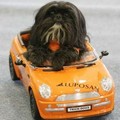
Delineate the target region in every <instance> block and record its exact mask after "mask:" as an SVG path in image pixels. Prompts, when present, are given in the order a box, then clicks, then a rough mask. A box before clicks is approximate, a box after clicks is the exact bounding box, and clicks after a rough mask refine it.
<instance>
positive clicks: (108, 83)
mask: <svg viewBox="0 0 120 120" xmlns="http://www.w3.org/2000/svg"><path fill="white" fill-rule="evenodd" d="M112 85H113V83H112V80H111V79H110V78H103V79H102V81H101V86H102V88H103V90H104V91H107V92H109V91H110V90H111V88H112Z"/></svg>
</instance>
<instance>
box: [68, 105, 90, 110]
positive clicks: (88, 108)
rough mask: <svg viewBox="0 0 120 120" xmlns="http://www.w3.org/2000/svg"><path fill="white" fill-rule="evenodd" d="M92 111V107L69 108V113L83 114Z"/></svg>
mask: <svg viewBox="0 0 120 120" xmlns="http://www.w3.org/2000/svg"><path fill="white" fill-rule="evenodd" d="M91 109H92V106H91V105H85V106H76V107H69V108H67V112H82V111H89V110H91Z"/></svg>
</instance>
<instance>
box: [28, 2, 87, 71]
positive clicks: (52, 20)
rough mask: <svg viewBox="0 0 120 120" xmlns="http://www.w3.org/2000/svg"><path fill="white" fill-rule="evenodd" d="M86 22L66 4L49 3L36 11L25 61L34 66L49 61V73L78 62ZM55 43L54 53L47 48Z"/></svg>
mask: <svg viewBox="0 0 120 120" xmlns="http://www.w3.org/2000/svg"><path fill="white" fill-rule="evenodd" d="M86 36H87V35H86V23H85V19H84V16H83V14H82V13H81V11H80V10H79V9H78V8H77V7H76V6H75V5H73V4H72V3H69V2H63V1H60V2H56V1H54V2H50V3H48V4H46V5H45V6H43V7H42V8H40V9H39V11H38V13H37V14H36V17H35V23H34V25H33V26H32V28H31V31H30V41H29V45H28V52H27V59H28V60H29V61H31V62H32V63H33V64H34V65H36V66H43V65H44V63H45V62H47V61H50V62H51V64H52V66H53V70H56V71H57V70H61V69H63V66H64V65H68V64H70V63H71V62H75V61H78V60H79V59H80V58H81V56H82V54H83V53H84V52H85V51H86V50H87V48H86V45H85V37H86ZM51 42H56V43H57V44H58V45H59V47H58V48H57V49H56V50H52V49H51V48H50V44H51Z"/></svg>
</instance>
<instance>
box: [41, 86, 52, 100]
mask: <svg viewBox="0 0 120 120" xmlns="http://www.w3.org/2000/svg"><path fill="white" fill-rule="evenodd" d="M39 92H40V95H41V96H42V97H43V98H49V97H50V96H51V89H50V87H49V86H48V85H46V84H42V85H41V86H40V87H39Z"/></svg>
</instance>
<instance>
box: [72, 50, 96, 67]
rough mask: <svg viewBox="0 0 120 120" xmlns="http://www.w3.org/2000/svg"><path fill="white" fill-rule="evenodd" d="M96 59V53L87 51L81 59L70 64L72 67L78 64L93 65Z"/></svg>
mask: <svg viewBox="0 0 120 120" xmlns="http://www.w3.org/2000/svg"><path fill="white" fill-rule="evenodd" d="M97 58H98V55H97V53H96V51H95V50H94V51H88V52H85V53H84V54H83V56H82V57H81V59H80V61H77V62H74V63H72V65H75V64H77V65H79V64H89V63H94V62H95V61H96V60H97Z"/></svg>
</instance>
